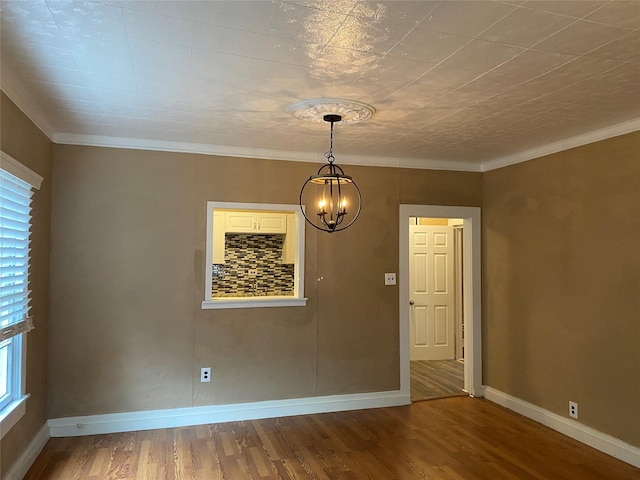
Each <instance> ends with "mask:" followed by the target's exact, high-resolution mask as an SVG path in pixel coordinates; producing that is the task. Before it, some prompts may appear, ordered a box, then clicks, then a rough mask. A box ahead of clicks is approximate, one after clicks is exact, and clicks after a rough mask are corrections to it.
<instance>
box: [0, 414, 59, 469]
mask: <svg viewBox="0 0 640 480" xmlns="http://www.w3.org/2000/svg"><path fill="white" fill-rule="evenodd" d="M48 440H49V426H48V425H47V424H46V423H45V424H44V425H43V426H42V428H41V429H40V430H39V431H38V433H36V436H35V437H33V440H31V443H30V444H29V446H28V447H27V448H26V450H25V451H24V452H22V455H20V456H19V457H18V459H17V460H16V462H15V463H14V464H13V466H12V467H11V468H10V469H9V471H8V472H7V474H6V475H5V476H4V477H3V478H4V480H22V479H23V478H24V476H25V475H26V474H27V472H28V471H29V469H30V468H31V465H33V462H35V461H36V458H38V455H40V452H41V451H42V449H43V448H44V446H45V445H46V443H47V441H48Z"/></svg>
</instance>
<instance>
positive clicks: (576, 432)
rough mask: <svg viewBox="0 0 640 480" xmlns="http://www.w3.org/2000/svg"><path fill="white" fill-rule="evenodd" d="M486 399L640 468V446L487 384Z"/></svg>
mask: <svg viewBox="0 0 640 480" xmlns="http://www.w3.org/2000/svg"><path fill="white" fill-rule="evenodd" d="M484 398H486V399H487V400H491V401H492V402H495V403H497V404H499V405H502V406H503V407H506V408H508V409H509V410H513V411H514V412H517V413H519V414H521V415H524V416H525V417H528V418H530V419H532V420H535V421H536V422H538V423H541V424H543V425H545V426H547V427H549V428H552V429H553V430H556V431H558V432H560V433H562V434H564V435H567V436H568V437H571V438H573V439H575V440H578V441H579V442H582V443H584V444H586V445H589V446H590V447H593V448H595V449H596V450H600V451H601V452H604V453H606V454H607V455H611V456H612V457H615V458H617V459H619V460H622V461H623V462H626V463H629V464H631V465H633V466H634V467H638V468H640V448H638V447H634V446H633V445H630V444H628V443H626V442H623V441H622V440H619V439H617V438H615V437H612V436H611V435H607V434H606V433H602V432H599V431H598V430H595V429H594V428H591V427H587V426H586V425H583V424H582V423H580V422H576V421H575V420H571V419H569V418H565V417H562V416H560V415H558V414H555V413H553V412H550V411H549V410H546V409H544V408H542V407H538V406H537V405H534V404H532V403H529V402H525V401H524V400H521V399H519V398H516V397H513V396H511V395H509V394H507V393H504V392H501V391H500V390H496V389H494V388H491V387H485V389H484Z"/></svg>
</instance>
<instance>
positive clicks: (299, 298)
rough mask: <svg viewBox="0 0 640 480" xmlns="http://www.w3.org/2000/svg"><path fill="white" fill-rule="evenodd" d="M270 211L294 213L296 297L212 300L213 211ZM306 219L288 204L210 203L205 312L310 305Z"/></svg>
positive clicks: (298, 207) (206, 255) (298, 210)
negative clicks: (306, 277)
mask: <svg viewBox="0 0 640 480" xmlns="http://www.w3.org/2000/svg"><path fill="white" fill-rule="evenodd" d="M214 209H230V210H231V209H236V210H270V211H285V212H294V214H295V215H296V220H297V222H296V223H297V225H298V229H297V231H296V242H297V249H296V262H295V270H294V294H293V296H291V297H285V296H282V297H275V296H274V297H239V298H228V297H224V298H215V299H212V298H211V263H212V260H213V248H212V246H213V210H214ZM304 232H305V222H304V216H303V215H302V212H301V211H300V206H299V205H286V204H274V203H233V202H207V246H206V254H205V257H206V260H205V261H206V265H205V279H204V300H203V301H202V309H203V310H213V309H223V308H258V307H302V306H305V305H306V304H307V298H305V296H304V244H305V241H304Z"/></svg>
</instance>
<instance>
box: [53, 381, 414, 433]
mask: <svg viewBox="0 0 640 480" xmlns="http://www.w3.org/2000/svg"><path fill="white" fill-rule="evenodd" d="M410 403H411V400H410V398H409V395H407V394H403V393H401V392H400V391H391V392H375V393H358V394H350V395H331V396H326V397H309V398H294V399H288V400H272V401H265V402H253V403H237V404H230V405H209V406H204V407H187V408H174V409H168V410H150V411H141V412H126V413H110V414H105V415H88V416H82V417H67V418H54V419H51V420H49V422H48V425H49V429H50V434H51V436H52V437H72V436H81V435H95V434H102V433H115V432H131V431H135V430H153V429H156V428H171V427H184V426H188V425H203V424H207V423H220V422H233V421H241V420H255V419H259V418H273V417H287V416H291V415H305V414H314V413H328V412H338V411H346V410H361V409H367V408H380V407H397V406H400V405H409V404H410Z"/></svg>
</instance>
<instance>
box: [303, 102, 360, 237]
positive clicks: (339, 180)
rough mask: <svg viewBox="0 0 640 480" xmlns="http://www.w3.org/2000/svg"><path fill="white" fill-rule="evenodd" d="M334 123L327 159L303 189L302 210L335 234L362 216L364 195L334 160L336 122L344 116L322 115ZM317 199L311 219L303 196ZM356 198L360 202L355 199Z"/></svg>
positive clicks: (316, 224) (305, 214) (323, 228)
mask: <svg viewBox="0 0 640 480" xmlns="http://www.w3.org/2000/svg"><path fill="white" fill-rule="evenodd" d="M323 119H324V121H325V122H329V123H331V143H330V146H329V151H328V152H326V153H325V154H324V156H325V158H326V159H327V162H328V163H326V164H325V165H323V166H322V167H320V169H319V170H318V173H317V174H316V175H312V176H310V177H309V178H308V180H307V181H306V182H304V185H302V190H300V209H301V210H302V214H303V215H304V218H305V219H306V220H307V222H308V223H310V224H311V225H313V226H314V227H315V228H317V229H318V230H322V231H323V232H328V233H333V232H339V231H341V230H345V229H346V228H349V227H350V226H351V225H353V223H354V222H355V221H356V219H357V218H358V216H359V215H360V209H361V207H362V197H361V195H360V189H359V188H358V185H356V182H355V181H354V180H353V178H351V177H350V176H349V175H345V173H344V170H342V168H340V167H339V166H338V165H336V164H335V163H334V161H335V157H334V156H333V124H334V123H336V122H339V121H341V120H342V116H340V115H335V114H330V115H325V116H324V117H323ZM303 197H304V198H309V197H311V198H315V201H314V204H315V205H317V211H316V214H315V215H312V214H309V215H311V218H310V217H309V215H307V213H306V212H305V209H304V207H303V205H304V198H303ZM356 200H357V202H356Z"/></svg>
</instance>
